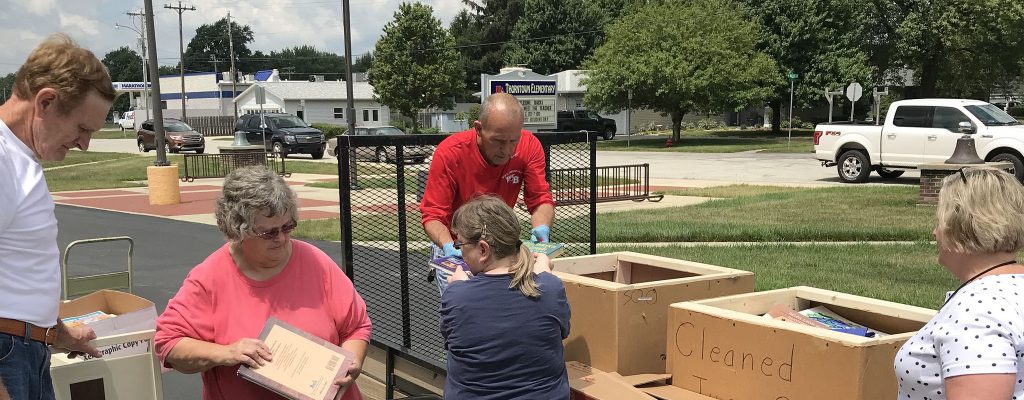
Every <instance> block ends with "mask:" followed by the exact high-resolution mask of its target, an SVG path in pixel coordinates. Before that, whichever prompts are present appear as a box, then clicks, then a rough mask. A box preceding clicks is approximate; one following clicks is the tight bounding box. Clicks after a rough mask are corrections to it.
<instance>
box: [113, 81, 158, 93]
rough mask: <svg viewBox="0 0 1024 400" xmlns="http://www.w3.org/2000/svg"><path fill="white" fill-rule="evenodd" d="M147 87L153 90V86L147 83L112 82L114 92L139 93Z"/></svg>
mask: <svg viewBox="0 0 1024 400" xmlns="http://www.w3.org/2000/svg"><path fill="white" fill-rule="evenodd" d="M147 86H148V87H149V88H150V89H152V88H153V84H151V83H148V82H145V83H144V82H114V90H116V91H118V92H141V91H143V90H144V89H146V88H147Z"/></svg>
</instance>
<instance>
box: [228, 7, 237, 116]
mask: <svg viewBox="0 0 1024 400" xmlns="http://www.w3.org/2000/svg"><path fill="white" fill-rule="evenodd" d="M233 30H234V29H231V11H228V49H230V51H231V105H232V106H233V107H234V109H235V121H238V103H236V102H235V96H236V95H238V91H237V90H236V88H235V85H236V83H237V81H238V79H237V78H236V77H237V76H238V72H237V71H235V39H234V36H233V35H232V34H231V31H233Z"/></svg>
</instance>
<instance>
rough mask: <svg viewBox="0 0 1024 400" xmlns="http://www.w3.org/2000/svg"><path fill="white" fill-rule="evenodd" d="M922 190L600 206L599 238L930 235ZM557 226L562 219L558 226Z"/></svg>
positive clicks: (859, 189) (854, 189) (838, 190)
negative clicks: (640, 208) (609, 209)
mask: <svg viewBox="0 0 1024 400" xmlns="http://www.w3.org/2000/svg"><path fill="white" fill-rule="evenodd" d="M721 190H725V189H721ZM917 198H918V189H917V188H916V187H878V186H874V187H865V186H844V187H834V188H823V189H803V190H796V191H792V192H780V193H765V194H759V195H754V196H744V197H736V198H731V199H722V200H712V201H709V202H706V203H702V204H698V205H694V206H688V207H675V208H663V209H656V210H645V211H644V212H642V213H638V212H628V211H624V212H617V213H607V214H599V215H598V218H597V220H598V240H599V241H600V242H606V243H607V242H700V241H857V240H931V231H932V227H933V224H934V215H935V208H934V207H930V206H919V205H917ZM557 226H558V225H557V221H556V225H555V228H554V230H553V231H554V232H556V233H557V231H558V227H557ZM574 239H578V238H574ZM566 241H574V240H571V239H568V238H567V239H566Z"/></svg>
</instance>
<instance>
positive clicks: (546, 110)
mask: <svg viewBox="0 0 1024 400" xmlns="http://www.w3.org/2000/svg"><path fill="white" fill-rule="evenodd" d="M517 99H518V100H519V104H522V106H523V124H524V125H551V124H554V123H555V97H554V96H547V97H518V98H517Z"/></svg>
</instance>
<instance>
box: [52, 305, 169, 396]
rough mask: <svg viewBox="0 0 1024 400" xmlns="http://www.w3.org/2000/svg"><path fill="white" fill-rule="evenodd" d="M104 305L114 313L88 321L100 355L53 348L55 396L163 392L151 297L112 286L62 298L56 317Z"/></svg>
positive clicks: (63, 316) (106, 310)
mask: <svg viewBox="0 0 1024 400" xmlns="http://www.w3.org/2000/svg"><path fill="white" fill-rule="evenodd" d="M93 311H102V312H104V313H107V314H113V315H114V317H111V318H107V319H103V320H99V321H95V322H92V323H89V324H88V325H87V326H88V327H90V328H92V329H93V331H94V332H96V336H97V338H96V340H94V341H93V342H92V344H93V345H94V346H96V348H97V349H98V350H100V352H101V353H103V357H101V358H91V357H86V358H82V357H78V358H74V359H69V358H67V353H64V352H54V353H53V355H52V356H51V357H50V375H51V376H52V378H53V388H54V392H55V393H56V395H57V400H86V399H103V400H150V399H151V400H159V399H161V398H163V384H162V380H161V372H160V366H159V364H158V361H157V358H156V356H155V355H154V354H153V336H154V335H155V333H156V317H157V314H156V307H155V306H154V305H153V302H151V301H149V300H146V299H143V298H141V297H138V296H134V295H132V294H128V293H124V292H118V291H114V290H100V291H98V292H95V293H92V294H89V295H86V296H82V297H79V298H77V299H75V300H71V301H68V302H65V303H63V304H61V307H60V318H67V317H74V316H79V315H84V314H88V313H90V312H93Z"/></svg>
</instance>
